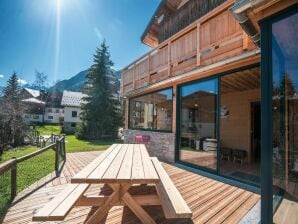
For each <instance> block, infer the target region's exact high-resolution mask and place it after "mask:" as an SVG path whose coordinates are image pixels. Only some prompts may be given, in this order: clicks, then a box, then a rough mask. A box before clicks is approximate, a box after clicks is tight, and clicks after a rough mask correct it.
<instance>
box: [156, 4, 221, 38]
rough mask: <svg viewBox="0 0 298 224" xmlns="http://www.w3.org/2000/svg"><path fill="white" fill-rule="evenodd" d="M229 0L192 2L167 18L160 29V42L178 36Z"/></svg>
mask: <svg viewBox="0 0 298 224" xmlns="http://www.w3.org/2000/svg"><path fill="white" fill-rule="evenodd" d="M225 1H227V0H208V1H206V0H191V1H188V2H187V3H186V4H185V5H183V6H182V7H181V8H180V9H178V11H176V12H174V13H172V14H170V15H169V16H166V18H165V19H164V21H163V22H162V23H161V24H160V27H159V33H158V34H159V37H158V39H159V42H160V43H161V42H163V41H165V40H166V39H168V38H169V37H171V36H172V35H174V34H176V33H177V32H179V31H180V30H182V29H183V28H185V27H186V26H188V25H189V24H191V23H192V22H194V21H195V20H197V19H198V18H200V17H202V16H204V15H205V14H207V13H208V12H210V11H212V10H213V9H215V8H216V7H217V6H219V5H221V4H222V3H224V2H225Z"/></svg>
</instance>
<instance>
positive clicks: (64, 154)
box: [63, 135, 66, 160]
mask: <svg viewBox="0 0 298 224" xmlns="http://www.w3.org/2000/svg"><path fill="white" fill-rule="evenodd" d="M63 156H64V160H65V159H66V148H65V135H63Z"/></svg>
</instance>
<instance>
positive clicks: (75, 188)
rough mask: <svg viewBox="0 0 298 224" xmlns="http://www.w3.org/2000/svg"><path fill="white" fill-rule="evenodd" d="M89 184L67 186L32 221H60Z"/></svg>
mask: <svg viewBox="0 0 298 224" xmlns="http://www.w3.org/2000/svg"><path fill="white" fill-rule="evenodd" d="M88 186H89V184H69V185H67V187H66V188H65V189H64V190H62V191H61V192H60V193H59V194H58V195H57V196H56V197H55V198H54V199H53V200H52V201H50V202H49V203H48V204H46V206H45V207H43V208H42V209H40V210H39V211H38V212H37V213H36V214H35V215H34V216H33V218H32V221H62V220H64V218H65V217H66V216H67V214H68V213H69V212H70V210H71V209H72V208H73V207H74V205H75V204H76V202H77V201H78V199H79V198H80V197H81V196H82V195H83V194H84V192H85V191H86V190H87V189H88Z"/></svg>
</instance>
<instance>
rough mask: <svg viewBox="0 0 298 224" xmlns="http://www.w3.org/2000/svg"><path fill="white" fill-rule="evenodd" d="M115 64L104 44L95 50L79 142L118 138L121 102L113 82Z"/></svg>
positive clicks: (88, 76)
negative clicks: (117, 97) (116, 95)
mask: <svg viewBox="0 0 298 224" xmlns="http://www.w3.org/2000/svg"><path fill="white" fill-rule="evenodd" d="M111 66H113V62H112V61H111V60H110V53H109V50H108V47H107V45H106V43H105V41H103V43H102V44H101V46H100V47H99V48H97V49H96V54H95V55H94V64H93V65H92V66H91V67H90V69H89V71H88V74H87V79H86V83H85V85H84V89H83V93H84V94H86V97H84V98H83V100H84V101H85V102H84V104H83V105H82V113H81V119H82V123H81V125H80V126H79V128H78V131H77V137H78V138H80V139H102V138H106V137H116V135H117V132H118V128H119V126H120V122H121V118H120V116H121V115H120V107H119V101H118V99H116V98H115V94H116V90H115V84H114V83H113V82H112V79H111V78H112V72H113V71H112V69H111Z"/></svg>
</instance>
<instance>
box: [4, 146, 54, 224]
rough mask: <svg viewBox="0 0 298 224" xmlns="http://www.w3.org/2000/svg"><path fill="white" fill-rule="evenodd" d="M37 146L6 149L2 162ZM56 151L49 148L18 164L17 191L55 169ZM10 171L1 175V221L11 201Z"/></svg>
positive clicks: (24, 153)
mask: <svg viewBox="0 0 298 224" xmlns="http://www.w3.org/2000/svg"><path fill="white" fill-rule="evenodd" d="M36 150H37V148H36V147H34V146H31V147H22V148H17V149H14V150H10V151H6V152H5V153H4V154H3V155H2V157H1V158H0V163H2V162H4V161H7V160H9V159H11V158H12V157H21V156H23V155H26V154H29V153H31V152H34V151H36ZM54 164H55V152H54V151H53V150H51V149H50V150H48V151H46V152H44V153H42V154H39V155H38V156H35V157H33V158H31V159H29V160H27V161H24V162H22V163H19V164H18V166H17V192H21V191H22V190H24V189H25V188H27V187H29V186H30V185H32V184H33V183H35V182H36V181H38V180H39V179H41V178H42V177H44V176H46V175H47V174H49V173H51V172H52V171H54ZM10 186H11V185H10V171H8V172H5V173H4V174H3V175H0V195H1V197H0V223H1V217H3V216H4V214H5V213H6V210H7V206H8V205H9V203H10Z"/></svg>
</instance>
